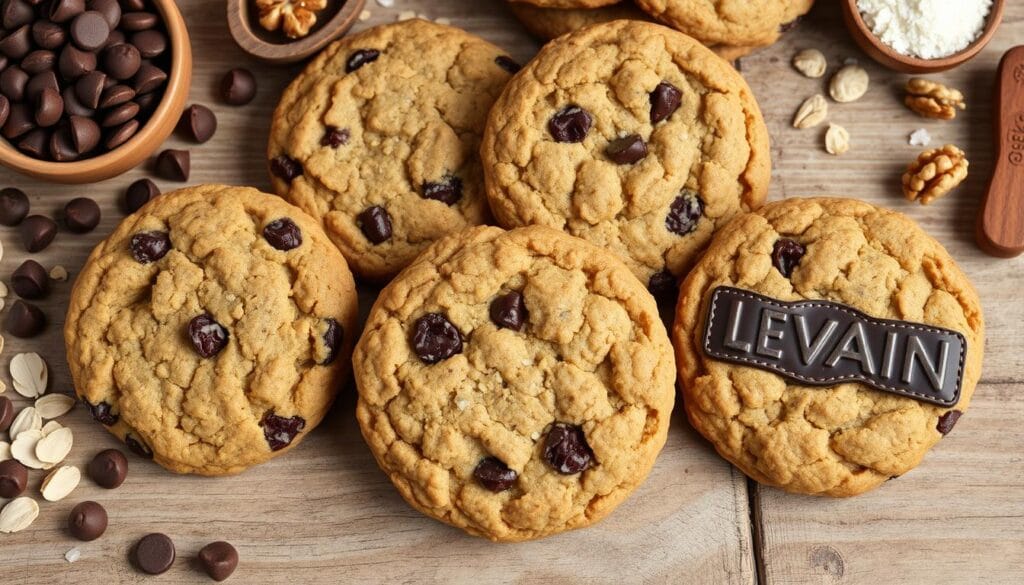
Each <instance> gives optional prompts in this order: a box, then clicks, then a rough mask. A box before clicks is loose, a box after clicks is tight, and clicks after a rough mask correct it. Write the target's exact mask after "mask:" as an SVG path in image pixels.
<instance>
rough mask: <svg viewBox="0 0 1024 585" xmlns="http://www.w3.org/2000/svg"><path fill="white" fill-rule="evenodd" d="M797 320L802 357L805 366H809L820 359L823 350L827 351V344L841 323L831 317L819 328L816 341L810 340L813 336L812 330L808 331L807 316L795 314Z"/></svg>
mask: <svg viewBox="0 0 1024 585" xmlns="http://www.w3.org/2000/svg"><path fill="white" fill-rule="evenodd" d="M793 318H794V319H795V320H796V336H797V340H798V341H799V342H800V358H801V359H802V360H803V364H804V365H805V366H809V365H811V364H813V363H814V362H816V361H818V358H819V357H821V354H822V352H823V351H825V347H826V345H828V342H829V341H831V340H832V336H833V335H835V333H836V329H838V328H839V323H838V322H836V321H833V320H832V319H829V320H827V321H825V324H824V325H822V326H821V329H820V330H818V335H817V336H815V338H814V341H813V342H811V341H809V340H810V338H811V334H810V332H808V331H807V317H804V316H803V315H793Z"/></svg>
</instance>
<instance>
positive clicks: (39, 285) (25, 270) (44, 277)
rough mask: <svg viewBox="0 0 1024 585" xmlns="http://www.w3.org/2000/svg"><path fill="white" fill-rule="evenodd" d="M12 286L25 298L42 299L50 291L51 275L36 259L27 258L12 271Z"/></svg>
mask: <svg viewBox="0 0 1024 585" xmlns="http://www.w3.org/2000/svg"><path fill="white" fill-rule="evenodd" d="M11 288H13V289H14V292H16V293H18V296H19V297H21V298H23V299H41V298H43V297H45V296H46V295H47V294H49V292H50V275H49V274H47V273H46V269H45V268H43V265H42V264H40V263H38V262H36V261H35V260H31V259H29V260H25V261H24V262H22V263H21V266H18V267H17V268H15V269H14V272H13V273H11Z"/></svg>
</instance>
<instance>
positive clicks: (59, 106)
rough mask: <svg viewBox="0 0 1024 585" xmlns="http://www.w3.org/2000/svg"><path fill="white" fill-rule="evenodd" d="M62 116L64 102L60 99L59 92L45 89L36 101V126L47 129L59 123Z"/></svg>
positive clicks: (49, 88)
mask: <svg viewBox="0 0 1024 585" xmlns="http://www.w3.org/2000/svg"><path fill="white" fill-rule="evenodd" d="M63 115H64V100H63V99H62V98H61V97H60V92H59V91H57V90H56V89H53V88H52V87H47V88H46V89H44V90H43V92H42V93H41V94H39V98H38V99H37V100H36V125H37V126H39V127H40V128H49V127H50V126H53V125H54V124H56V123H57V122H59V121H60V119H61V116H63Z"/></svg>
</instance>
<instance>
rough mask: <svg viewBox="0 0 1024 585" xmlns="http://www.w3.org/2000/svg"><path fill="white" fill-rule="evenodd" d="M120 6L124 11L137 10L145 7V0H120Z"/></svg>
mask: <svg viewBox="0 0 1024 585" xmlns="http://www.w3.org/2000/svg"><path fill="white" fill-rule="evenodd" d="M121 8H122V9H123V10H124V11H125V12H139V11H140V10H145V9H146V0H121Z"/></svg>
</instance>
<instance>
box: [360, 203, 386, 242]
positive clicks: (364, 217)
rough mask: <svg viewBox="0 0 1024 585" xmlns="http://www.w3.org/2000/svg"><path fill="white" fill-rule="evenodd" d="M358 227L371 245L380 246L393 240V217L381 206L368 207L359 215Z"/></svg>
mask: <svg viewBox="0 0 1024 585" xmlns="http://www.w3.org/2000/svg"><path fill="white" fill-rule="evenodd" d="M356 225H358V226H359V229H360V230H362V232H363V235H364V236H366V239H367V240H370V242H371V243H374V244H380V243H382V242H386V241H388V240H390V239H391V215H390V214H388V211H387V210H386V209H384V208H383V207H381V206H379V205H374V206H373V207H367V208H366V209H364V210H363V211H362V213H360V214H359V215H357V216H356Z"/></svg>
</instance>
